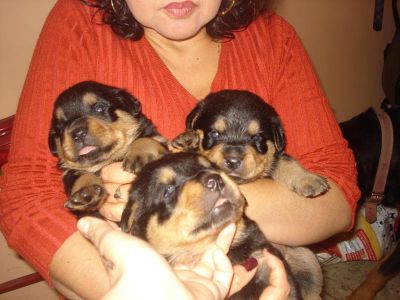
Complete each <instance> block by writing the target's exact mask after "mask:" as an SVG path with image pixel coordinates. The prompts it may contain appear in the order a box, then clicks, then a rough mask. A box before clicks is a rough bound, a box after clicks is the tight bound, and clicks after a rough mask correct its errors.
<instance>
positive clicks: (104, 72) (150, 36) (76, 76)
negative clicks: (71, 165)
mask: <svg viewBox="0 0 400 300" xmlns="http://www.w3.org/2000/svg"><path fill="white" fill-rule="evenodd" d="M90 4H91V5H92V6H90V5H83V4H82V3H81V2H80V1H78V0H59V1H58V2H57V4H56V5H55V7H54V9H53V10H52V12H51V13H50V15H49V17H48V18H47V20H46V24H45V25H44V28H43V31H42V33H41V35H40V38H39V41H38V43H37V46H36V50H35V53H34V55H33V58H32V63H31V67H30V69H29V73H28V75H27V79H26V82H25V86H24V89H23V92H22V95H21V99H20V103H19V107H18V111H17V115H16V121H15V127H14V130H13V146H12V149H11V152H10V157H9V163H8V165H7V166H6V168H5V170H4V171H5V174H6V176H5V177H4V178H2V182H1V187H2V191H1V201H0V205H1V206H0V222H1V228H2V231H3V234H4V235H5V237H6V239H7V240H8V243H9V245H10V246H11V247H12V248H14V249H16V250H17V251H18V252H19V253H20V254H21V255H22V256H23V257H24V258H25V259H26V260H27V261H28V262H30V263H31V264H32V265H33V266H34V267H35V268H36V269H37V270H38V271H39V272H40V273H41V274H42V275H43V276H44V277H45V278H46V279H47V280H50V278H51V279H52V283H53V284H54V285H55V286H56V287H57V288H58V289H59V290H60V291H61V292H64V293H65V294H67V295H71V294H70V293H74V294H77V295H79V296H81V297H84V298H88V299H89V298H99V296H101V295H103V294H105V293H106V292H107V290H108V288H109V286H110V285H109V280H108V277H107V273H106V272H105V270H104V267H103V265H102V262H101V259H100V257H99V254H98V252H97V251H96V249H95V248H93V246H92V245H91V244H90V243H89V242H87V241H86V240H85V239H84V238H83V237H82V236H81V235H80V234H79V233H78V232H76V229H75V224H76V219H75V217H74V216H73V215H72V214H70V213H69V212H68V211H66V210H65V209H64V207H63V205H62V204H63V202H64V200H65V194H64V192H63V190H62V184H61V179H60V178H61V176H60V172H59V171H58V170H57V168H56V159H55V158H52V157H51V155H50V152H49V151H48V149H47V133H48V130H49V124H50V116H51V110H52V104H53V102H54V100H55V99H56V97H57V95H58V94H59V93H60V92H61V91H63V90H64V89H66V88H67V87H69V86H71V85H72V84H75V83H77V82H79V81H82V80H88V79H90V80H96V81H99V82H102V83H105V84H109V85H114V86H118V87H122V88H126V89H127V90H128V91H129V92H131V93H132V94H134V95H135V96H136V97H137V98H138V99H140V101H141V102H142V107H143V111H144V113H145V114H146V115H147V116H149V117H150V118H151V119H152V121H153V122H154V123H155V124H156V126H157V127H158V130H159V131H160V133H161V134H163V135H164V136H166V137H167V138H170V139H171V138H173V137H175V136H176V135H177V134H179V133H180V132H182V131H183V130H184V120H185V117H186V115H187V114H188V113H189V112H190V110H191V109H192V108H193V107H194V106H195V104H196V102H197V101H198V100H199V99H201V98H203V97H204V96H205V95H207V94H208V93H209V92H210V91H213V92H214V91H218V90H221V89H225V88H231V89H246V90H250V91H251V92H254V93H256V94H258V95H260V96H261V97H262V98H263V99H265V101H266V102H268V103H269V104H271V105H273V106H274V107H275V109H276V110H277V112H278V113H279V114H280V116H281V120H282V122H283V126H284V128H285V131H286V137H287V148H286V152H288V153H289V154H290V155H292V156H293V157H295V158H296V159H298V160H299V161H301V163H302V164H303V165H304V166H305V167H306V168H308V169H309V170H311V171H313V172H316V173H319V174H321V175H324V176H326V177H327V178H328V180H329V184H330V189H329V191H328V192H327V193H325V194H324V195H321V196H319V197H317V198H315V199H306V198H302V197H300V196H298V195H296V194H294V193H292V192H290V191H288V190H286V189H285V188H284V187H281V186H280V185H279V184H277V183H275V182H273V181H271V180H258V181H256V182H254V183H250V184H247V185H243V186H242V187H241V188H242V191H243V193H244V195H245V196H246V198H247V200H248V202H249V206H248V210H247V213H248V215H249V216H250V217H251V218H253V219H254V220H256V221H257V223H258V224H259V225H260V227H261V229H262V230H263V231H264V233H265V234H266V235H267V237H268V238H269V239H270V240H271V241H273V242H277V243H282V244H288V245H305V244H310V243H315V242H318V241H321V240H324V239H326V238H328V237H330V236H332V235H334V234H336V233H338V232H341V231H345V230H349V229H350V228H351V226H352V222H353V217H354V210H355V205H356V201H357V199H358V197H359V191H358V189H357V186H356V173H355V163H354V158H353V155H352V153H351V151H350V150H349V149H348V148H347V143H346V142H345V140H344V139H343V138H342V136H341V133H340V130H339V127H338V126H337V124H336V121H335V119H334V116H333V113H332V112H331V110H330V108H329V104H328V101H327V99H326V97H325V95H324V94H323V92H322V90H321V88H320V86H319V84H318V80H317V77H316V75H315V73H314V71H313V69H312V66H311V63H310V60H309V58H308V56H307V54H306V52H305V50H304V48H303V46H302V44H301V42H300V40H299V38H298V37H297V35H296V33H295V31H294V30H293V28H292V27H291V26H290V25H288V24H287V23H286V22H285V21H284V20H283V19H282V18H280V17H279V16H277V15H275V14H273V13H268V12H267V11H266V5H267V4H266V1H265V0H248V1H244V0H236V1H233V0H192V1H180V0H179V1H178V0H176V1H175V2H171V1H170V0H113V1H111V0H93V1H91V2H90ZM93 5H94V6H95V7H93ZM96 7H97V8H100V9H99V10H97V9H96ZM96 12H98V13H96ZM103 17H104V19H105V21H106V23H109V24H110V25H111V26H107V25H104V24H102V23H103ZM102 176H103V179H104V180H105V181H106V182H107V183H108V185H107V188H108V190H109V194H110V195H114V192H115V190H116V189H118V188H119V189H120V191H121V194H122V195H123V197H122V201H123V200H124V199H125V198H126V190H127V186H126V185H125V184H126V183H128V182H130V181H131V180H132V176H133V175H131V174H126V173H124V172H123V171H121V167H120V165H118V164H114V165H111V166H109V167H107V168H105V169H104V170H103V171H102ZM121 207H123V203H121V199H114V198H113V197H112V196H110V197H109V201H108V203H107V204H106V205H104V207H103V209H102V213H103V214H104V215H105V216H106V217H107V218H109V219H110V220H118V219H119V218H120V212H121Z"/></svg>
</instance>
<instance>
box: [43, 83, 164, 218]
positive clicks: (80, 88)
mask: <svg viewBox="0 0 400 300" xmlns="http://www.w3.org/2000/svg"><path fill="white" fill-rule="evenodd" d="M50 127H51V128H50V133H49V147H50V150H51V152H52V153H53V154H54V155H55V156H57V157H58V159H59V161H58V165H59V167H60V168H61V169H62V170H63V171H64V174H63V182H64V186H65V191H66V193H67V195H68V197H69V198H68V200H67V201H66V203H65V206H66V207H68V208H69V209H71V210H73V211H75V212H76V213H77V214H80V213H84V214H87V213H94V214H95V213H96V211H97V209H98V208H99V207H100V206H101V204H102V203H103V200H104V199H105V198H106V196H107V192H106V190H105V188H104V185H103V183H102V180H101V178H100V176H99V171H100V170H101V168H103V167H104V166H106V165H108V164H110V163H112V162H116V161H123V168H124V169H125V170H126V171H129V172H135V173H136V172H138V171H139V170H140V169H141V167H142V166H143V165H144V164H146V163H147V162H148V161H151V160H153V159H156V158H158V157H159V156H161V155H163V154H164V153H165V152H166V151H167V150H166V145H167V142H166V140H165V139H164V138H163V137H161V136H160V135H159V134H158V132H157V130H156V128H155V126H154V125H153V124H152V122H151V121H150V120H149V119H148V118H147V117H146V116H145V115H144V114H143V113H142V112H141V104H140V102H139V101H138V100H137V99H136V98H135V97H133V96H132V95H130V94H129V93H128V92H126V91H125V90H123V89H120V88H116V87H112V86H107V85H104V84H101V83H98V82H94V81H84V82H80V83H78V84H76V85H73V86H72V87H70V88H68V89H67V90H65V91H64V92H62V93H61V94H60V95H59V96H58V98H57V100H56V102H55V104H54V111H53V117H52V120H51V125H50Z"/></svg>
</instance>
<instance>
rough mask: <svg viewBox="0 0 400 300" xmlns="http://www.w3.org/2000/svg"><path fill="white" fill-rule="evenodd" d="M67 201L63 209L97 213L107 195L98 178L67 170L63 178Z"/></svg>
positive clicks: (91, 174)
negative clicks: (67, 196)
mask: <svg viewBox="0 0 400 300" xmlns="http://www.w3.org/2000/svg"><path fill="white" fill-rule="evenodd" d="M63 181H64V186H65V190H66V192H67V194H68V195H69V198H68V200H67V201H66V202H65V207H67V208H69V209H71V210H73V211H77V212H84V213H91V212H94V211H97V210H98V209H99V207H100V206H101V205H102V204H103V201H104V200H105V198H106V197H107V195H108V193H107V192H106V189H105V188H104V185H103V183H102V181H101V178H100V177H99V176H96V175H95V174H93V173H88V172H83V171H76V170H68V171H67V172H66V173H65V174H64V176H63Z"/></svg>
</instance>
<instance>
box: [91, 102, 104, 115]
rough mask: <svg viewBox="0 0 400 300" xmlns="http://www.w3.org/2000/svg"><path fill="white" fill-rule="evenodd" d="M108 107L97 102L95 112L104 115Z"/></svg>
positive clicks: (94, 106)
mask: <svg viewBox="0 0 400 300" xmlns="http://www.w3.org/2000/svg"><path fill="white" fill-rule="evenodd" d="M106 108H107V107H106V105H105V104H103V103H99V102H97V103H96V104H94V105H93V110H94V111H95V112H97V113H102V112H104V111H105V110H106Z"/></svg>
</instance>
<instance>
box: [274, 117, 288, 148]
mask: <svg viewBox="0 0 400 300" xmlns="http://www.w3.org/2000/svg"><path fill="white" fill-rule="evenodd" d="M272 131H273V135H274V144H275V148H276V150H277V151H278V152H282V151H283V149H285V146H286V138H285V132H284V131H283V127H282V125H281V122H280V121H279V119H276V121H275V122H274V124H273V129H272Z"/></svg>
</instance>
